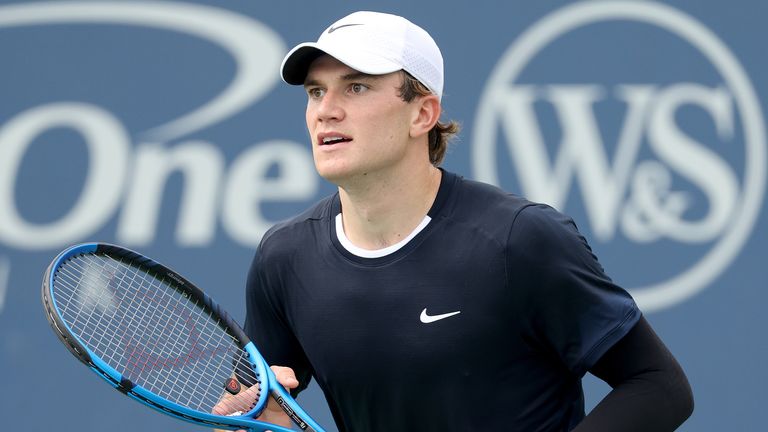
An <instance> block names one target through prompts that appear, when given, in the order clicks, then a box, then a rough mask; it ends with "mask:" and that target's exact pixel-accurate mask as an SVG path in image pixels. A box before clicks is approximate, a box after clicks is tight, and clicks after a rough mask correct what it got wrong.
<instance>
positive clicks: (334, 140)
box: [320, 136, 352, 145]
mask: <svg viewBox="0 0 768 432" xmlns="http://www.w3.org/2000/svg"><path fill="white" fill-rule="evenodd" d="M349 141H352V139H351V138H344V137H340V136H328V137H324V138H323V139H322V140H321V141H320V145H334V144H339V143H343V142H349Z"/></svg>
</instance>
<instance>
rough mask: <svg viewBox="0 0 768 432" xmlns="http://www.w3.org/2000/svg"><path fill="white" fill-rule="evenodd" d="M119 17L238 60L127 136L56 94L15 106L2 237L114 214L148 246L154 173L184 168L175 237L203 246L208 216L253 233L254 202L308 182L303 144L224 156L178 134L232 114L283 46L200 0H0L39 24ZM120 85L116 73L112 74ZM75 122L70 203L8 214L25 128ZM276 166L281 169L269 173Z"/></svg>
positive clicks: (76, 227) (44, 239)
mask: <svg viewBox="0 0 768 432" xmlns="http://www.w3.org/2000/svg"><path fill="white" fill-rule="evenodd" d="M62 23H66V24H78V25H87V24H94V23H98V24H105V23H106V24H122V25H133V26H139V27H153V28H158V29H164V30H169V31H173V32H178V33H182V34H187V35H190V36H194V37H198V38H201V39H204V40H207V41H211V42H213V43H214V44H216V45H218V46H220V47H221V48H223V49H224V50H225V51H226V52H227V53H229V54H230V55H231V56H232V58H233V59H234V60H235V63H236V66H237V68H236V72H235V75H234V77H233V79H232V81H231V82H230V83H229V84H228V85H227V86H226V87H225V88H224V90H222V91H221V93H220V94H218V95H216V96H215V97H214V98H213V99H211V100H210V101H208V102H207V103H205V104H204V105H203V106H201V107H198V108H196V109H193V110H192V111H191V112H188V113H186V114H184V115H182V116H181V117H180V118H177V119H174V120H171V121H167V122H165V123H162V124H160V125H159V126H157V127H154V128H152V129H150V130H148V131H145V132H143V133H141V134H139V136H141V137H142V138H143V139H142V142H139V143H136V144H135V145H131V142H130V134H129V133H128V131H127V130H126V129H125V127H124V126H123V124H122V123H121V121H120V120H119V119H118V118H116V116H115V115H114V114H113V113H111V112H109V111H107V110H105V109H104V108H102V107H99V106H96V105H94V104H90V103H86V102H82V101H59V102H52V103H49V104H45V105H41V106H37V107H33V108H30V109H28V110H26V111H23V112H21V113H18V114H17V115H15V116H14V117H13V118H11V119H10V120H8V121H7V122H6V123H5V124H4V125H1V127H0V241H1V242H4V243H6V244H9V245H11V246H14V247H17V248H19V249H47V248H53V247H61V246H63V245H66V244H69V243H72V242H74V241H77V240H79V239H82V238H84V237H86V236H88V235H90V234H91V233H93V232H95V231H96V230H98V229H99V228H101V227H102V226H103V225H104V224H105V223H107V222H108V221H109V220H110V218H112V217H113V216H114V215H115V214H116V213H117V215H118V227H117V233H116V238H117V240H118V241H119V242H120V243H123V244H127V245H146V244H148V243H149V242H151V241H152V239H154V237H155V232H156V228H157V220H158V213H159V211H160V206H161V202H162V194H163V190H164V189H163V188H164V184H165V182H166V181H167V178H168V176H169V175H170V174H171V173H172V172H174V171H181V172H183V173H184V176H185V181H186V185H187V187H186V188H185V191H184V192H183V196H182V197H181V203H180V208H179V222H178V224H177V227H176V240H177V242H178V243H179V244H180V245H183V246H202V245H206V244H209V243H210V242H211V241H213V238H214V237H215V230H216V227H217V221H218V218H221V222H222V226H223V227H224V229H225V230H226V231H227V233H229V234H230V235H231V236H232V238H233V239H234V240H236V241H238V242H240V243H242V244H244V245H248V246H253V245H255V244H257V242H258V240H259V239H260V238H261V235H262V234H263V233H264V231H266V229H268V228H269V226H271V224H272V223H273V221H270V220H267V219H266V218H265V217H264V216H263V215H262V214H261V213H260V211H261V210H260V206H259V202H260V201H263V200H272V201H291V200H298V201H303V200H306V199H309V198H311V197H312V196H314V194H315V193H316V189H317V185H318V182H317V179H316V177H315V176H314V175H313V170H312V158H311V155H310V154H309V150H308V149H307V148H306V146H305V145H302V144H298V143H294V142H290V141H286V140H275V141H270V142H266V143H259V144H257V145H253V146H252V147H251V148H249V149H247V150H246V151H244V152H243V153H242V154H241V155H239V156H238V157H237V159H236V160H235V161H233V162H232V164H231V166H230V167H229V169H226V168H227V167H225V160H224V156H223V155H222V153H221V150H220V149H219V146H217V145H214V144H212V143H208V142H204V141H199V140H195V141H187V142H177V143H174V145H173V146H171V147H166V146H165V145H163V144H162V143H163V142H167V141H170V140H176V139H179V138H180V137H183V136H186V135H188V134H190V133H192V132H195V131H198V130H201V129H203V128H206V127H209V126H211V125H213V124H215V123H217V122H220V121H221V120H224V119H226V118H228V117H231V116H233V115H234V114H236V113H238V112H239V111H241V110H242V109H243V108H245V107H247V106H249V105H252V104H253V103H254V102H255V101H257V100H258V99H260V98H262V97H263V96H264V95H266V94H267V93H268V92H269V91H270V90H271V89H272V88H273V87H274V86H275V84H276V83H277V81H278V73H277V71H278V68H279V65H280V61H281V59H282V56H283V54H284V52H285V47H284V44H283V42H282V40H281V39H280V37H279V36H277V35H276V34H275V33H274V32H273V31H272V30H271V29H270V28H268V27H266V26H264V25H263V24H261V23H259V22H257V21H255V20H253V19H251V18H248V17H246V16H243V15H238V14H236V13H233V12H229V11H225V10H222V9H217V8H213V7H209V6H201V5H193V4H185V3H174V2H104V3H101V2H45V3H31V4H17V5H10V6H2V7H0V28H8V27H18V26H40V25H48V24H62ZM117 84H119V83H117V82H116V85H117ZM57 127H59V128H68V129H72V130H74V131H77V132H78V133H79V134H80V135H81V136H82V137H83V139H84V140H85V142H86V144H87V149H88V155H89V168H88V174H87V177H86V181H85V184H84V186H83V188H82V191H81V193H80V196H79V198H78V199H77V201H76V202H75V203H74V205H73V206H72V207H71V209H70V210H69V212H68V213H67V214H66V215H64V216H63V217H61V218H59V219H58V220H56V221H54V222H50V223H46V224H32V223H30V222H28V221H26V220H24V219H23V217H22V216H21V215H19V214H18V211H17V208H16V205H15V197H14V186H15V181H16V178H17V177H18V170H19V169H20V165H21V161H22V158H23V156H24V154H25V153H26V152H27V150H28V149H29V147H30V145H31V144H32V142H33V141H34V139H35V138H36V137H37V136H38V135H40V134H41V133H43V132H45V131H46V130H49V129H52V128H57ZM273 165H277V166H279V168H280V169H279V172H280V175H279V177H274V176H272V177H269V176H267V171H268V170H269V169H270V167H271V166H273Z"/></svg>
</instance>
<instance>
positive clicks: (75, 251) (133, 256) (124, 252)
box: [42, 243, 323, 432]
mask: <svg viewBox="0 0 768 432" xmlns="http://www.w3.org/2000/svg"><path fill="white" fill-rule="evenodd" d="M102 253H103V254H107V255H109V256H111V257H113V258H122V259H123V260H124V262H128V263H134V264H135V265H137V266H138V267H141V268H142V269H144V270H145V271H147V272H148V273H150V274H153V273H154V274H155V275H156V276H159V277H160V278H163V277H167V278H169V279H172V280H173V281H174V282H176V283H175V284H174V287H175V288H176V289H177V290H179V291H180V292H182V294H184V293H186V294H188V295H189V296H190V297H192V298H193V299H194V300H197V301H198V302H199V303H198V304H199V305H202V306H203V308H204V309H205V310H206V311H208V312H211V313H212V314H213V315H214V316H215V317H216V318H218V319H220V321H221V323H222V324H223V325H221V327H222V328H224V329H225V330H226V331H227V333H228V334H229V335H230V336H231V337H232V339H233V340H234V341H236V342H237V344H238V345H239V346H240V348H242V349H243V350H245V352H246V353H247V358H248V362H249V364H250V366H251V368H252V369H253V371H254V372H255V373H256V376H257V377H259V378H260V381H261V382H260V384H259V385H260V386H261V390H262V391H265V390H269V391H270V394H271V396H272V397H273V398H274V399H275V401H276V402H277V403H278V404H279V405H280V407H281V408H282V409H283V410H284V411H285V412H286V414H288V416H289V417H290V418H291V419H292V420H293V422H294V423H295V424H296V425H297V426H298V427H299V428H300V430H302V431H307V432H323V428H322V427H320V425H318V424H317V423H316V422H315V421H314V420H313V419H312V418H311V417H310V416H309V414H307V413H306V412H305V411H304V410H303V409H302V408H301V407H300V406H299V405H298V403H296V402H295V400H294V399H293V398H292V397H291V396H290V394H289V393H288V392H287V391H286V390H285V388H284V387H283V386H282V385H281V384H279V382H278V381H277V378H276V377H275V374H274V373H273V372H272V370H271V369H270V368H269V366H268V365H267V362H266V360H265V359H264V358H263V357H262V355H261V353H259V351H258V349H257V348H256V346H255V345H254V344H253V342H251V341H250V339H249V338H248V336H247V335H246V334H245V332H244V331H243V330H242V329H241V328H240V326H239V325H238V324H237V323H236V322H235V321H234V320H233V319H232V318H231V317H230V316H229V314H228V313H227V312H226V311H225V310H224V309H223V308H222V307H220V306H219V305H218V303H216V302H215V301H214V300H213V299H212V298H211V297H210V296H208V295H207V294H205V292H203V291H202V290H201V289H200V288H198V287H197V286H195V285H194V284H192V283H191V282H189V281H188V280H187V279H186V278H184V277H183V276H181V275H180V274H178V273H176V272H175V271H173V270H171V269H170V268H168V267H166V266H164V265H163V264H160V263H159V262H157V261H154V260H152V259H151V258H148V257H145V256H144V255H141V254H140V253H138V252H134V251H132V250H129V249H125V248H123V247H120V246H116V245H112V244H107V243H82V244H78V245H74V246H70V247H69V248H67V249H65V250H64V251H62V252H61V253H59V254H58V255H57V256H56V258H54V260H53V261H52V262H51V264H50V265H49V266H48V268H47V269H46V271H45V275H44V277H43V283H42V301H43V307H44V309H45V315H46V318H47V319H48V322H49V324H50V325H51V328H52V329H53V330H54V333H55V334H56V336H57V337H58V338H59V340H60V341H61V342H62V344H64V346H66V347H67V349H68V350H69V351H70V352H71V353H72V354H73V355H74V356H75V357H76V358H77V359H78V360H80V362H82V363H83V364H85V365H86V366H88V367H89V368H90V369H91V370H92V371H93V372H95V373H96V374H97V375H98V376H99V377H101V378H102V379H104V380H105V381H107V382H108V383H109V384H110V385H111V386H112V387H114V388H115V389H117V390H118V391H120V392H121V393H123V394H125V395H126V396H129V397H130V398H132V399H134V400H136V401H138V402H140V403H142V404H144V405H146V406H148V407H150V408H153V409H155V410H157V411H159V412H161V413H163V414H167V415H170V416H172V417H176V418H178V419H181V420H185V421H188V422H192V423H195V424H199V425H203V426H211V427H216V428H225V429H246V430H251V431H263V430H271V431H273V432H292V431H293V429H288V428H285V427H282V426H278V425H274V424H271V423H266V422H262V421H258V420H255V418H254V417H255V415H256V413H260V412H261V411H262V410H263V409H264V408H265V407H266V404H267V402H268V399H269V395H264V396H265V397H259V399H258V401H257V403H256V404H255V405H254V406H253V408H251V410H249V411H248V412H247V413H244V414H242V415H235V416H219V415H216V414H209V413H205V412H202V411H198V410H194V409H191V408H187V407H185V406H182V405H179V404H177V403H175V402H173V401H170V400H168V399H166V398H163V397H161V396H159V395H156V394H154V393H152V392H150V391H149V390H147V389H145V388H144V387H142V386H141V385H138V384H136V383H133V382H131V381H130V380H129V379H127V378H125V377H124V376H123V375H122V374H121V373H120V372H118V371H117V370H115V369H114V368H113V367H112V366H110V365H109V364H107V363H106V362H104V361H103V360H102V359H101V358H100V357H99V356H98V355H97V354H95V353H94V352H93V351H91V350H90V349H89V348H88V347H87V346H86V345H85V344H84V343H82V342H81V341H80V338H79V337H78V336H77V335H76V334H75V333H74V332H73V331H72V329H71V328H70V327H69V325H67V323H66V322H65V321H64V320H63V319H62V317H61V316H60V314H59V312H58V311H59V309H58V307H57V305H56V299H55V297H54V296H53V292H52V290H53V283H54V277H55V274H56V270H57V269H58V268H59V267H60V266H61V264H62V263H63V262H65V261H67V260H68V259H70V258H72V257H74V256H76V255H80V254H102ZM223 391H224V388H223V387H222V392H223Z"/></svg>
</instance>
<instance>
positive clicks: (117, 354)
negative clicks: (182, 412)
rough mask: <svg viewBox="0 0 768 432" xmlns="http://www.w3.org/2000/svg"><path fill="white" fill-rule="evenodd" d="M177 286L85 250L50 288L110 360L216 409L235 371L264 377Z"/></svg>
mask: <svg viewBox="0 0 768 432" xmlns="http://www.w3.org/2000/svg"><path fill="white" fill-rule="evenodd" d="M174 284H175V282H174V281H172V280H170V279H164V278H159V277H156V276H154V275H153V274H150V273H148V272H146V271H144V270H142V269H141V268H138V267H135V266H133V265H130V264H128V263H124V262H122V261H120V260H116V259H114V258H112V257H110V256H107V255H94V254H88V255H78V256H76V257H73V258H72V259H70V260H68V261H66V262H65V263H63V264H62V265H61V267H60V268H59V270H58V271H57V272H56V274H55V276H54V286H53V289H52V291H53V295H54V298H55V301H56V304H57V307H58V309H59V311H60V314H61V316H62V319H63V320H64V322H65V323H66V324H67V325H68V326H69V327H70V329H71V330H72V331H73V333H75V334H76V335H77V336H78V337H79V338H80V339H81V340H82V341H83V343H84V344H85V345H86V346H87V347H88V348H89V349H90V350H91V351H93V352H94V353H96V355H98V356H99V357H100V358H101V359H102V360H103V361H104V362H105V363H107V364H108V365H110V366H111V367H112V368H114V369H115V370H117V371H118V372H120V373H121V374H123V375H124V377H126V378H128V379H130V380H131V381H132V382H134V383H135V384H138V385H141V386H142V387H144V388H146V389H147V390H149V391H151V392H153V393H155V394H157V395H159V396H161V397H164V398H166V399H168V400H170V401H172V402H175V403H177V404H179V405H182V406H185V407H188V408H191V409H195V410H198V411H202V412H211V410H212V409H213V407H214V406H215V405H216V404H217V403H221V402H222V395H223V392H222V390H223V386H224V382H225V381H226V379H228V378H230V377H231V376H233V375H234V374H235V370H237V375H238V377H240V379H241V380H243V381H245V382H248V383H256V384H257V386H258V383H259V379H258V378H259V377H258V376H256V374H255V373H254V372H253V370H252V368H250V366H249V362H248V359H247V354H246V352H245V351H244V350H243V349H241V348H240V347H239V346H238V345H237V342H236V341H235V340H234V339H233V338H232V337H231V336H230V335H229V334H228V333H227V332H226V330H225V329H224V327H223V325H222V323H221V322H220V320H219V319H218V318H217V317H215V316H214V315H212V314H211V313H210V312H208V311H207V310H206V309H205V308H204V307H203V306H202V305H200V304H197V303H196V302H195V301H193V300H191V299H189V298H188V297H186V296H185V294H183V293H182V292H181V291H179V290H177V289H176V288H174ZM225 399H226V398H225Z"/></svg>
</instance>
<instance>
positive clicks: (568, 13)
mask: <svg viewBox="0 0 768 432" xmlns="http://www.w3.org/2000/svg"><path fill="white" fill-rule="evenodd" d="M612 20H629V21H636V22H640V23H645V24H650V25H653V26H657V27H659V28H661V29H663V30H666V31H668V32H670V33H672V34H674V35H676V36H677V37H679V38H681V39H683V40H684V41H686V42H687V43H689V44H690V45H691V46H693V47H694V48H696V49H697V50H698V51H699V52H700V53H701V54H702V55H703V56H704V57H705V58H706V59H707V60H708V61H709V62H710V63H711V64H712V66H713V67H714V69H715V70H716V71H717V72H718V73H719V74H720V76H721V77H722V79H723V80H724V84H723V86H721V87H714V88H712V87H707V86H705V85H702V84H698V83H692V82H683V83H678V84H674V85H670V86H665V87H663V88H662V87H660V86H654V85H650V84H649V85H638V84H632V85H630V84H626V85H620V86H617V87H616V88H615V89H606V88H605V87H604V86H602V85H599V84H585V85H568V86H564V85H541V86H533V85H521V84H516V80H517V79H518V77H519V76H520V74H521V72H522V71H523V70H524V68H525V67H526V66H527V65H528V64H529V63H530V62H531V61H532V60H533V59H534V58H535V56H536V55H537V53H539V52H540V51H542V50H543V49H544V48H546V47H547V45H549V44H550V43H552V42H554V41H555V40H556V39H557V38H560V37H563V36H564V35H567V34H568V33H569V32H571V31H574V30H577V29H579V28H582V27H585V26H588V25H591V24H594V23H599V22H605V21H612ZM606 95H615V96H616V97H617V99H619V100H620V101H621V102H622V103H624V104H625V105H626V106H627V110H626V115H625V119H624V123H623V125H622V128H623V129H622V130H621V133H620V134H619V137H618V140H617V143H616V153H615V155H614V158H613V160H612V161H611V160H609V159H608V157H607V155H606V150H605V149H606V146H605V145H604V142H603V141H602V138H601V137H600V133H599V127H598V126H597V121H596V119H595V118H594V113H593V112H592V107H593V105H594V104H595V103H596V102H598V101H600V100H602V99H605V97H606ZM537 101H538V102H541V101H545V102H547V103H549V104H551V105H552V106H553V107H554V108H555V110H556V111H557V113H558V118H560V121H561V131H562V138H561V141H560V144H559V148H558V149H557V151H556V153H555V154H554V157H553V161H552V163H550V161H549V157H548V154H549V153H548V152H547V147H546V146H545V144H544V142H543V140H542V134H541V130H540V128H539V125H538V122H537V119H536V115H535V113H534V108H533V104H534V103H535V102H537ZM684 105H695V106H697V107H699V108H701V109H703V110H704V112H706V113H707V114H708V115H709V116H710V117H711V119H712V120H713V122H714V125H715V129H716V131H717V132H718V134H719V137H720V138H721V139H722V140H723V141H725V140H728V139H732V138H733V137H734V133H735V132H734V130H735V128H737V127H740V128H741V129H742V130H743V135H744V143H745V165H744V168H743V179H742V180H741V184H740V180H739V175H738V174H739V173H736V172H734V169H733V168H732V167H731V166H729V165H728V163H727V162H726V161H725V160H724V159H723V158H722V157H720V156H719V155H718V154H716V153H715V152H713V151H712V150H711V149H709V148H707V147H706V146H705V145H704V144H702V143H699V142H697V141H695V139H694V138H692V137H691V136H688V135H686V134H685V133H684V132H683V130H681V128H680V127H679V126H678V125H677V124H676V121H675V114H676V112H677V110H678V109H679V108H681V107H682V106H684ZM734 105H735V108H734ZM735 110H738V114H739V115H740V118H741V123H740V124H737V120H736V111H735ZM762 119H763V116H762V112H761V110H760V107H759V103H758V100H757V96H756V94H755V91H754V89H753V87H752V85H751V83H750V80H749V78H748V77H747V74H746V73H745V72H744V70H743V68H742V66H741V65H740V64H739V62H738V60H737V59H736V58H735V57H734V55H733V54H732V53H731V52H730V51H729V50H728V48H727V47H726V46H725V45H724V44H723V42H721V41H720V40H719V39H718V37H717V36H716V35H715V34H713V33H712V32H711V31H710V30H709V29H707V28H706V27H705V26H703V25H702V24H701V23H699V22H698V21H696V20H694V19H693V18H691V17H690V16H688V15H686V14H684V13H682V12H680V11H678V10H676V9H673V8H671V7H669V6H665V5H663V4H658V3H653V2H634V1H615V2H584V3H579V4H575V5H572V6H568V7H565V8H562V9H560V10H558V11H555V12H554V13H552V14H550V15H548V16H546V17H545V18H543V19H542V20H540V21H539V22H537V23H535V24H534V25H533V26H532V27H531V28H529V29H528V30H527V31H525V32H524V33H523V34H522V35H521V36H520V37H519V38H518V39H517V40H516V41H515V42H514V43H513V44H512V46H510V48H509V49H508V50H507V52H506V53H505V54H504V55H503V57H502V58H501V60H500V61H499V63H498V65H497V66H496V68H495V70H494V71H493V73H492V74H491V76H490V78H489V80H488V82H487V84H486V87H485V90H484V93H483V95H482V99H481V101H480V108H479V110H478V113H477V117H476V121H475V125H474V136H473V146H472V163H473V166H472V169H473V172H474V175H475V177H477V178H478V179H480V180H483V181H487V182H489V183H494V184H499V183H500V180H499V175H498V167H497V162H496V160H495V159H496V154H497V151H496V149H497V146H498V145H499V142H500V141H504V140H503V138H506V140H505V141H504V143H505V144H506V149H507V151H508V152H509V155H510V156H511V158H512V163H513V167H514V170H515V174H516V176H517V178H518V179H519V182H520V185H521V187H522V189H523V193H524V194H525V195H527V196H528V197H529V198H531V199H533V200H536V201H542V202H546V203H549V204H551V205H553V206H554V207H558V208H563V207H564V206H565V203H566V199H567V198H568V191H569V190H570V188H571V184H572V181H574V178H575V181H576V182H577V183H578V186H579V187H580V189H581V193H582V197H583V202H584V207H585V208H586V212H587V216H588V218H589V223H590V227H591V229H592V232H593V234H594V236H595V238H597V239H598V240H600V241H603V242H608V241H611V240H612V239H614V238H615V237H616V235H617V230H619V229H620V230H621V233H622V234H623V235H624V236H625V237H626V238H627V239H629V240H631V241H634V242H636V243H638V244H648V243H651V242H653V241H655V240H658V239H664V238H666V239H669V240H674V241H677V242H681V243H685V244H703V243H705V242H711V243H712V244H713V246H712V247H711V249H710V250H709V251H708V252H707V253H706V254H705V255H704V256H703V257H702V258H701V259H700V260H699V261H698V262H696V263H695V264H693V265H692V266H690V267H689V268H684V269H681V271H680V273H679V274H677V275H675V276H674V277H672V278H670V279H668V280H662V281H658V282H655V283H653V284H651V285H648V286H641V287H629V290H630V291H631V292H632V294H633V296H634V297H635V299H636V300H637V302H638V304H639V305H640V306H641V307H642V308H643V309H644V310H646V311H651V310H657V309H661V308H665V307H669V306H671V305H674V304H676V303H678V302H680V301H683V300H685V299H687V298H689V297H690V296H692V295H694V294H695V293H697V292H698V291H700V290H701V289H703V288H704V287H705V286H707V285H708V284H709V283H711V282H712V281H713V279H714V278H716V277H717V276H718V275H719V274H720V273H721V272H722V271H723V270H724V269H725V268H727V266H728V265H729V264H730V263H731V262H732V260H733V259H734V258H735V256H736V255H737V254H738V253H739V251H740V250H741V248H742V247H743V245H744V242H745V240H746V239H747V238H748V236H749V234H750V232H751V231H752V229H753V227H754V224H755V220H756V218H757V214H758V212H759V210H760V206H761V202H762V199H763V193H764V188H765V178H766V167H765V157H766V154H765V145H766V142H765V130H764V125H763V120H762ZM499 131H501V132H502V133H501V135H502V137H503V138H502V139H500V137H499V136H498V135H497V134H498V132H499ZM643 136H645V137H646V138H647V140H648V144H649V146H650V149H651V150H652V151H653V152H654V153H655V155H656V157H657V158H658V160H645V161H638V157H637V155H638V151H639V147H640V144H641V141H642V138H643ZM672 171H674V172H675V173H676V174H677V175H680V176H682V177H684V178H685V179H686V180H687V181H688V182H690V183H691V184H693V185H695V186H696V187H698V188H699V189H700V190H701V192H702V193H703V195H704V196H705V197H706V199H707V208H708V213H707V214H706V215H705V216H704V217H702V218H700V219H698V220H687V219H686V218H684V217H683V214H684V211H685V210H686V209H687V208H689V206H690V205H691V202H690V197H689V195H688V194H686V193H685V192H684V191H678V190H674V188H673V186H672ZM645 270H646V271H652V269H645Z"/></svg>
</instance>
